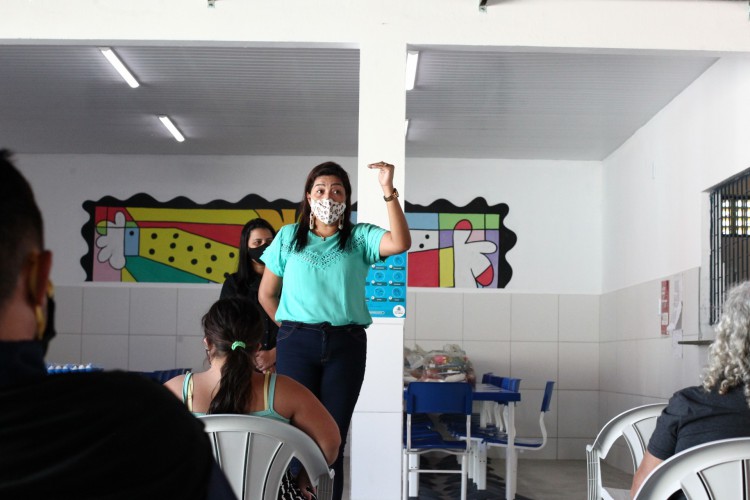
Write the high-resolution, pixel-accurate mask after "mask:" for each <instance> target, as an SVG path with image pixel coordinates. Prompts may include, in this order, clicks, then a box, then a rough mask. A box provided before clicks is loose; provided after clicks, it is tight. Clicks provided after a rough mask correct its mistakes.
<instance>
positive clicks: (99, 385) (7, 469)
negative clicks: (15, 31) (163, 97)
mask: <svg viewBox="0 0 750 500" xmlns="http://www.w3.org/2000/svg"><path fill="white" fill-rule="evenodd" d="M0 213H2V214H3V215H2V217H0V408H1V409H2V411H0V498H24V499H26V498H81V499H86V498H92V499H93V498H96V499H133V498H181V499H196V500H202V499H207V498H208V499H233V498H235V497H234V494H233V493H232V491H231V488H230V487H229V484H228V483H227V482H226V478H225V477H224V476H223V474H222V473H221V471H220V470H219V469H218V467H217V466H216V464H215V462H214V460H213V456H212V453H211V447H210V444H209V440H208V437H207V435H206V434H205V432H204V431H203V425H202V424H201V422H199V421H198V420H197V419H195V418H194V417H193V416H192V415H191V414H190V413H189V412H188V411H186V409H185V408H184V406H183V405H181V404H180V402H179V401H175V399H174V397H172V395H171V394H170V393H169V391H167V390H166V389H164V388H163V387H162V386H160V385H159V384H156V383H154V382H152V381H150V380H147V379H146V378H144V377H142V376H141V375H137V374H134V373H133V374H130V373H124V372H112V373H105V372H98V373H65V374H58V375H48V374H47V370H46V366H45V363H44V355H45V353H46V350H47V346H48V344H49V341H50V340H51V339H52V338H53V337H54V334H55V330H54V298H53V294H52V286H51V283H50V280H49V275H50V268H51V265H52V254H51V252H50V251H49V250H46V249H45V248H44V242H43V229H42V217H41V212H40V210H39V208H38V206H37V204H36V201H35V200H34V195H33V193H32V191H31V187H30V185H29V183H28V182H27V181H26V179H25V178H24V177H23V176H22V175H21V173H20V172H19V171H18V170H17V169H16V167H15V166H14V165H13V164H12V162H11V160H10V154H9V153H8V151H6V150H2V151H0Z"/></svg>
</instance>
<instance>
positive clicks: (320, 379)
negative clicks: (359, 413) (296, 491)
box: [276, 321, 367, 500]
mask: <svg viewBox="0 0 750 500" xmlns="http://www.w3.org/2000/svg"><path fill="white" fill-rule="evenodd" d="M366 359H367V334H366V333H365V329H364V328H363V327H362V326H359V325H349V326H335V327H332V326H330V325H329V324H328V323H321V324H315V325H311V324H306V323H296V322H289V321H284V322H282V324H281V327H280V328H279V333H278V336H277V338H276V371H277V372H278V373H280V374H282V375H287V376H289V377H291V378H293V379H294V380H296V381H297V382H299V383H301V384H302V385H304V386H305V387H307V388H308V389H310V391H311V392H312V393H313V394H315V395H316V396H317V397H318V399H319V400H320V402H321V403H323V406H325V407H326V409H327V410H328V412H329V413H330V414H331V416H333V419H334V420H335V421H336V423H337V424H338V426H339V432H340V434H341V447H340V448H339V456H338V458H337V459H336V461H335V462H334V463H333V470H334V471H335V472H336V475H335V477H334V484H333V498H334V500H340V499H341V496H342V493H343V491H344V445H345V444H346V435H347V433H348V432H349V424H350V422H351V420H352V414H353V413H354V405H356V404H357V399H358V398H359V390H360V389H361V388H362V381H363V380H364V378H365V362H366Z"/></svg>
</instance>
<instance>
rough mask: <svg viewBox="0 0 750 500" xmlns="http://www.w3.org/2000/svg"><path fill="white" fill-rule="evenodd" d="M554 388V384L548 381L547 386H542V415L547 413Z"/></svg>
mask: <svg viewBox="0 0 750 500" xmlns="http://www.w3.org/2000/svg"><path fill="white" fill-rule="evenodd" d="M554 388H555V382H554V381H553V380H548V381H547V385H545V386H544V397H543V398H542V413H546V412H548V411H549V405H550V403H551V402H552V391H553V390H554Z"/></svg>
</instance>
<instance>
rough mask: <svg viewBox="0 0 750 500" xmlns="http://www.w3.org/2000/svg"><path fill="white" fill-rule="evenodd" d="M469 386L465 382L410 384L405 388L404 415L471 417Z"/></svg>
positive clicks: (470, 391) (470, 390)
mask: <svg viewBox="0 0 750 500" xmlns="http://www.w3.org/2000/svg"><path fill="white" fill-rule="evenodd" d="M471 393H472V389H471V385H469V384H467V383H466V382H412V383H410V384H409V385H408V386H406V394H405V396H404V398H405V399H406V413H407V414H413V413H461V414H464V415H471V406H472V395H471Z"/></svg>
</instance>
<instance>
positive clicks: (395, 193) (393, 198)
mask: <svg viewBox="0 0 750 500" xmlns="http://www.w3.org/2000/svg"><path fill="white" fill-rule="evenodd" d="M396 198H398V189H396V188H393V192H392V193H391V195H390V196H383V199H384V200H385V201H391V200H395V199H396Z"/></svg>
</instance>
